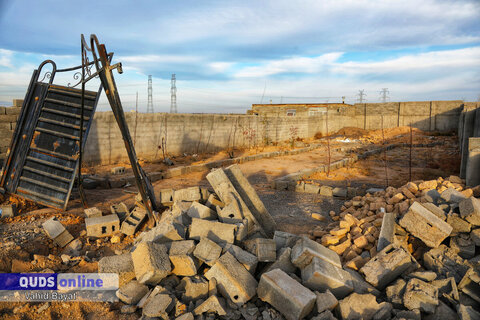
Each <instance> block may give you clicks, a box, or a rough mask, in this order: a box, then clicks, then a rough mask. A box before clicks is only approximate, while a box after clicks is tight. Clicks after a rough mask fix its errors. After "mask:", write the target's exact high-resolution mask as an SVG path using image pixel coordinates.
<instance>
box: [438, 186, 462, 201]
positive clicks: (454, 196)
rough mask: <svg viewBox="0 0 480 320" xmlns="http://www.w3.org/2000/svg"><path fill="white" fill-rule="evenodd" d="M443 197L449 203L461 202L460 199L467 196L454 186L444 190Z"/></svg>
mask: <svg viewBox="0 0 480 320" xmlns="http://www.w3.org/2000/svg"><path fill="white" fill-rule="evenodd" d="M441 198H442V199H443V200H445V201H446V202H449V203H459V202H460V201H462V200H464V199H466V197H465V196H464V195H463V194H462V193H461V192H460V191H457V190H455V189H454V188H452V187H450V188H448V189H447V190H445V191H443V192H442V194H441Z"/></svg>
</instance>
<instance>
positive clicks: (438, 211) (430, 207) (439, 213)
mask: <svg viewBox="0 0 480 320" xmlns="http://www.w3.org/2000/svg"><path fill="white" fill-rule="evenodd" d="M421 205H422V206H424V207H425V208H426V209H427V210H429V211H430V212H431V213H433V214H434V215H436V216H437V217H438V218H440V219H442V220H443V221H445V220H447V216H446V214H445V211H443V210H442V209H441V208H439V207H437V206H436V205H434V204H433V203H430V202H426V203H421Z"/></svg>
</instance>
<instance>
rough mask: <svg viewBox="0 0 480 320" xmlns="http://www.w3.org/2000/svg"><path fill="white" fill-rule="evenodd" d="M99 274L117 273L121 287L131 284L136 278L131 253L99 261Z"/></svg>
mask: <svg viewBox="0 0 480 320" xmlns="http://www.w3.org/2000/svg"><path fill="white" fill-rule="evenodd" d="M98 272H99V273H117V274H118V280H119V285H120V286H122V285H123V284H125V283H127V282H129V281H130V280H132V279H134V278H135V269H134V267H133V261H132V254H131V253H130V252H128V253H124V254H120V255H115V256H107V257H103V258H101V259H100V260H99V261H98Z"/></svg>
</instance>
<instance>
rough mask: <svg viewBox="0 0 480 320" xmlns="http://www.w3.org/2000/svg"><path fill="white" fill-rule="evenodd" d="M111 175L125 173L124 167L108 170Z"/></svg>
mask: <svg viewBox="0 0 480 320" xmlns="http://www.w3.org/2000/svg"><path fill="white" fill-rule="evenodd" d="M110 173H111V174H124V173H125V167H115V168H112V169H111V170H110Z"/></svg>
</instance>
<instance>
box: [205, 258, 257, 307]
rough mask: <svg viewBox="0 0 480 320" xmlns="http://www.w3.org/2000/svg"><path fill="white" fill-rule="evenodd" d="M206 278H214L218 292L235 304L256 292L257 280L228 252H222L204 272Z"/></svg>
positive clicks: (240, 303)
mask: <svg viewBox="0 0 480 320" xmlns="http://www.w3.org/2000/svg"><path fill="white" fill-rule="evenodd" d="M205 277H207V279H209V280H210V279H211V278H215V279H216V280H217V288H218V290H219V292H220V293H221V294H222V295H223V296H224V297H226V298H228V299H230V300H231V301H232V302H234V303H235V304H237V305H243V304H244V303H245V302H247V301H248V300H250V299H251V298H252V297H253V296H254V295H255V292H256V289H257V284H258V283H257V281H256V280H255V278H254V277H253V276H252V275H251V274H250V273H249V272H248V271H247V269H245V268H244V267H243V265H242V264H241V263H240V262H238V261H237V260H236V259H235V258H234V257H233V256H232V255H231V254H230V253H229V252H226V253H225V254H223V255H222V256H221V257H220V258H219V259H218V260H217V262H216V263H215V264H214V265H213V267H212V268H211V269H210V270H208V271H207V272H206V273H205Z"/></svg>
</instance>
